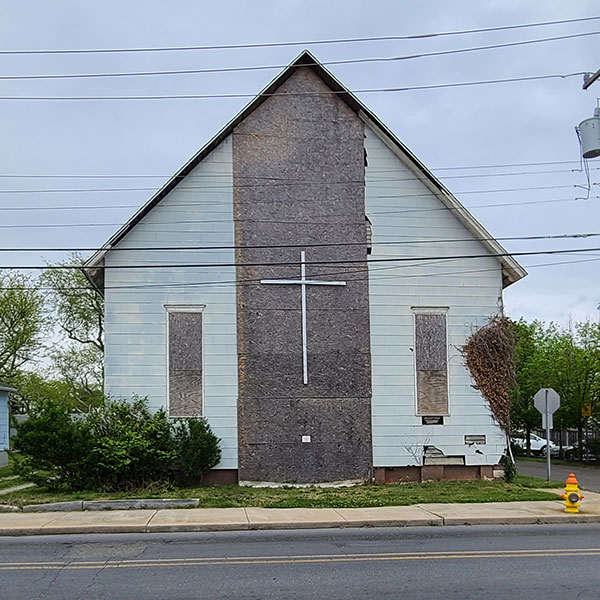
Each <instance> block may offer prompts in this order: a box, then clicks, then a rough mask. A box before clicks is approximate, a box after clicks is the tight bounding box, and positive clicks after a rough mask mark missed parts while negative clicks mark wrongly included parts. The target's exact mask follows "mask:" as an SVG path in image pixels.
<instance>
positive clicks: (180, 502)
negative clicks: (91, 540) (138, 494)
mask: <svg viewBox="0 0 600 600" xmlns="http://www.w3.org/2000/svg"><path fill="white" fill-rule="evenodd" d="M199 504H200V499H199V498H185V499H179V498H177V499H175V498H173V499H171V498H148V499H144V498H139V499H137V498H134V499H132V500H72V501H69V502H49V503H47V504H28V505H26V506H24V507H23V508H22V509H19V508H18V507H16V506H9V505H6V504H3V505H0V512H26V513H32V512H35V513H40V512H79V511H83V510H143V509H152V510H161V509H164V508H196V507H197V506H198V505H199ZM2 507H7V508H11V509H13V510H6V511H3V510H2Z"/></svg>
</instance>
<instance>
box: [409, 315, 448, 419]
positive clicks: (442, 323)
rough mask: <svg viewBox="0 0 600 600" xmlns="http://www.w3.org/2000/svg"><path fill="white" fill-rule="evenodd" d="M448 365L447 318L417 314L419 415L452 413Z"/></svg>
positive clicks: (416, 357)
mask: <svg viewBox="0 0 600 600" xmlns="http://www.w3.org/2000/svg"><path fill="white" fill-rule="evenodd" d="M447 362H448V351H447V341H446V315H445V314H439V313H433V314H430V313H417V314H415V363H416V369H417V412H418V413H419V414H426V415H444V414H447V413H448V364H447Z"/></svg>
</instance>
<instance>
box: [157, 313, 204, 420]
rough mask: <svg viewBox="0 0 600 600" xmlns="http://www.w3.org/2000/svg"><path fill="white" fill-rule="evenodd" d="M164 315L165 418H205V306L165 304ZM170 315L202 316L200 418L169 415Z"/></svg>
mask: <svg viewBox="0 0 600 600" xmlns="http://www.w3.org/2000/svg"><path fill="white" fill-rule="evenodd" d="M164 307H165V314H166V316H167V318H166V319H165V335H166V337H165V342H166V343H165V352H166V360H165V365H166V373H165V379H166V382H167V385H166V390H167V397H166V402H165V406H166V409H167V417H168V418H169V419H197V418H206V414H205V412H206V411H205V408H206V402H205V394H204V389H205V379H206V377H205V369H204V354H205V350H204V335H205V327H204V321H205V319H204V311H205V308H206V304H165V305H164ZM171 313H201V314H202V340H201V344H202V361H201V363H202V406H201V412H202V414H201V415H200V416H198V415H176V416H175V415H171V389H170V383H171V380H170V377H169V373H170V364H169V362H170V361H169V348H170V345H169V342H170V338H169V315H170V314H171Z"/></svg>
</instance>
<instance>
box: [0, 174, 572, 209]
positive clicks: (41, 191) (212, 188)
mask: <svg viewBox="0 0 600 600" xmlns="http://www.w3.org/2000/svg"><path fill="white" fill-rule="evenodd" d="M367 179H368V176H367V178H365V179H349V180H347V181H289V182H281V183H254V184H247V183H242V184H237V185H236V184H232V185H218V184H217V185H208V186H188V187H184V186H179V187H178V188H177V190H178V191H198V190H202V191H207V192H214V191H218V190H231V189H246V188H263V187H268V188H273V187H290V186H325V187H327V186H330V185H356V184H361V185H362V184H364V183H365V181H366V180H367ZM387 182H391V183H393V180H379V181H378V180H375V181H374V183H387ZM570 187H581V186H578V185H577V184H564V185H541V186H540V185H538V186H533V187H516V188H501V189H491V190H464V191H457V192H453V193H454V194H461V195H462V194H492V193H499V192H524V191H530V190H556V189H564V188H570ZM156 191H158V190H157V188H156V187H125V188H118V187H117V188H46V189H44V188H38V189H29V190H19V189H15V190H0V194H70V193H86V194H87V193H95V192H112V193H114V192H119V193H121V192H156ZM397 195H398V194H395V195H394V196H393V197H396V196H397ZM430 195H431V193H428V194H402V197H403V198H417V197H422V196H430ZM373 197H375V198H389V197H390V196H370V198H373ZM186 204H187V203H186Z"/></svg>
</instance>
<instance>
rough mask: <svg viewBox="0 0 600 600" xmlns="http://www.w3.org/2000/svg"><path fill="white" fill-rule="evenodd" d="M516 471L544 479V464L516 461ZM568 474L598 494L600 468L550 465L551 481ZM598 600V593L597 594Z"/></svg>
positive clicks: (565, 477) (582, 486) (584, 487)
mask: <svg viewBox="0 0 600 600" xmlns="http://www.w3.org/2000/svg"><path fill="white" fill-rule="evenodd" d="M517 469H518V470H519V474H521V475H527V476H529V477H542V478H544V479H546V462H545V461H544V462H541V461H540V462H536V461H529V460H517ZM569 473H575V477H577V481H578V482H579V487H581V488H582V489H585V490H591V491H592V492H600V467H584V466H581V465H578V464H576V463H574V464H573V465H572V466H571V465H569V466H568V467H567V466H564V465H555V464H552V479H557V480H559V481H565V480H566V479H567V477H568V476H569ZM598 598H600V593H599V594H598Z"/></svg>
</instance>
